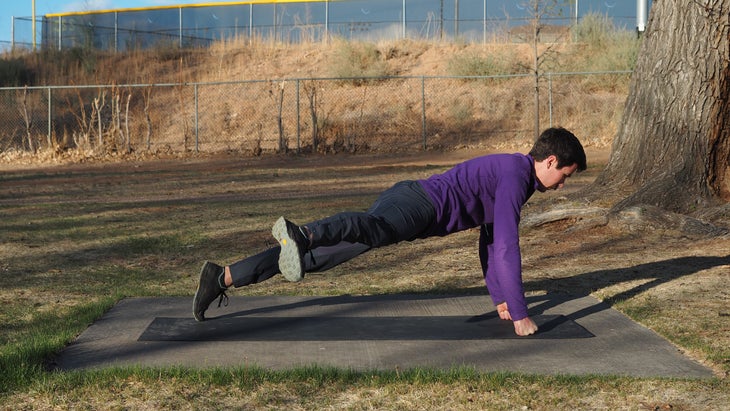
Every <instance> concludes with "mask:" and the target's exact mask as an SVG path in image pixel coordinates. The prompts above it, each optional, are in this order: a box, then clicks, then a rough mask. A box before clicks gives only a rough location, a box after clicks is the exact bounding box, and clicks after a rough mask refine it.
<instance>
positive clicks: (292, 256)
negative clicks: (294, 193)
mask: <svg viewBox="0 0 730 411" xmlns="http://www.w3.org/2000/svg"><path fill="white" fill-rule="evenodd" d="M271 234H272V235H273V236H274V238H275V239H276V241H278V242H279V245H280V246H281V252H280V253H279V270H280V271H281V273H282V274H284V277H286V279H287V280H289V281H301V280H302V278H304V263H303V257H304V253H305V252H306V251H307V249H308V246H307V244H308V243H309V240H307V238H306V237H305V236H304V234H303V233H302V230H301V229H300V228H299V226H297V225H295V224H293V223H292V222H291V221H288V220H286V219H285V218H284V217H279V219H278V220H276V223H274V226H273V227H272V228H271Z"/></svg>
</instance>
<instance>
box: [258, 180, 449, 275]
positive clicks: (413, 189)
mask: <svg viewBox="0 0 730 411" xmlns="http://www.w3.org/2000/svg"><path fill="white" fill-rule="evenodd" d="M435 215H436V212H435V210H434V208H433V205H432V204H431V200H430V199H429V197H428V194H426V192H425V191H424V190H423V188H422V187H421V185H420V184H419V183H418V182H416V181H404V182H400V183H398V184H396V185H394V186H393V187H391V188H390V189H388V190H386V191H384V192H383V193H382V194H381V195H380V197H378V199H377V200H376V201H375V203H374V204H373V205H372V207H370V209H369V210H368V211H367V212H365V213H362V212H344V213H339V214H336V215H334V216H331V217H327V218H324V219H321V220H318V221H315V222H312V223H308V224H306V225H304V226H301V227H299V226H296V225H294V224H293V223H291V222H289V221H287V220H285V219H284V218H280V219H279V220H277V222H276V224H274V227H273V229H272V234H273V235H274V238H276V240H277V241H278V242H279V244H280V245H281V247H282V252H281V254H280V257H279V268H280V269H281V270H282V272H283V274H284V276H285V277H286V278H287V279H290V280H292V281H298V280H299V279H301V277H302V276H303V274H304V272H305V271H306V269H305V268H304V267H303V258H304V256H305V255H306V252H307V251H308V250H316V249H317V248H319V247H327V246H332V245H336V244H339V243H341V242H349V243H361V244H366V245H368V246H370V247H372V248H376V247H382V246H385V245H389V244H394V243H397V242H400V241H405V240H413V239H415V238H418V237H423V236H425V235H426V233H427V232H428V229H429V228H430V226H431V224H432V223H433V221H434V219H435Z"/></svg>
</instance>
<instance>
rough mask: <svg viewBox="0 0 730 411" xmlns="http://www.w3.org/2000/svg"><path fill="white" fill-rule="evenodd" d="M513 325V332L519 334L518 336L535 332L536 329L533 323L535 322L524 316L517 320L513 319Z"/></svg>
mask: <svg viewBox="0 0 730 411" xmlns="http://www.w3.org/2000/svg"><path fill="white" fill-rule="evenodd" d="M514 325H515V334H517V335H519V336H520V337H524V336H526V335H530V334H535V332H536V331H537V324H535V322H534V321H532V320H531V319H530V317H525V318H523V319H521V320H519V321H515V322H514Z"/></svg>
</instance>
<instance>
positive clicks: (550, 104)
mask: <svg viewBox="0 0 730 411" xmlns="http://www.w3.org/2000/svg"><path fill="white" fill-rule="evenodd" d="M548 110H549V111H550V127H552V126H553V73H548Z"/></svg>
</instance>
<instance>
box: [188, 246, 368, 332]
mask: <svg viewBox="0 0 730 411" xmlns="http://www.w3.org/2000/svg"><path fill="white" fill-rule="evenodd" d="M280 250H281V248H280V247H274V248H270V249H268V250H266V251H263V252H261V253H259V254H256V255H253V256H251V257H248V258H245V259H243V260H240V261H237V262H235V263H233V264H231V265H229V266H226V267H221V266H219V265H216V264H213V263H211V262H206V263H205V264H204V265H203V268H202V270H201V273H200V280H199V282H198V289H197V291H196V292H195V297H193V316H194V317H195V319H196V320H197V321H204V320H205V311H206V310H207V309H208V307H209V306H210V304H211V303H212V302H213V301H215V299H216V298H220V301H219V302H218V306H219V307H220V306H221V303H223V302H224V301H225V304H226V305H228V296H227V295H226V293H225V291H226V289H227V288H228V287H229V286H231V285H232V286H234V287H243V286H247V285H251V284H256V283H260V282H262V281H265V280H268V279H269V278H271V277H273V276H274V275H276V274H278V273H279V272H280V270H279V266H278V259H279V252H280ZM368 250H370V246H367V245H365V244H359V243H346V242H343V243H340V244H336V245H334V246H330V247H319V248H317V249H316V250H312V251H311V252H310V253H307V255H306V256H305V258H304V260H303V264H304V268H305V269H306V271H308V272H320V271H326V270H329V269H330V268H332V267H334V266H336V265H339V264H342V263H344V262H345V261H348V260H351V259H353V258H354V257H357V256H358V255H360V254H362V253H364V252H366V251H368Z"/></svg>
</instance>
